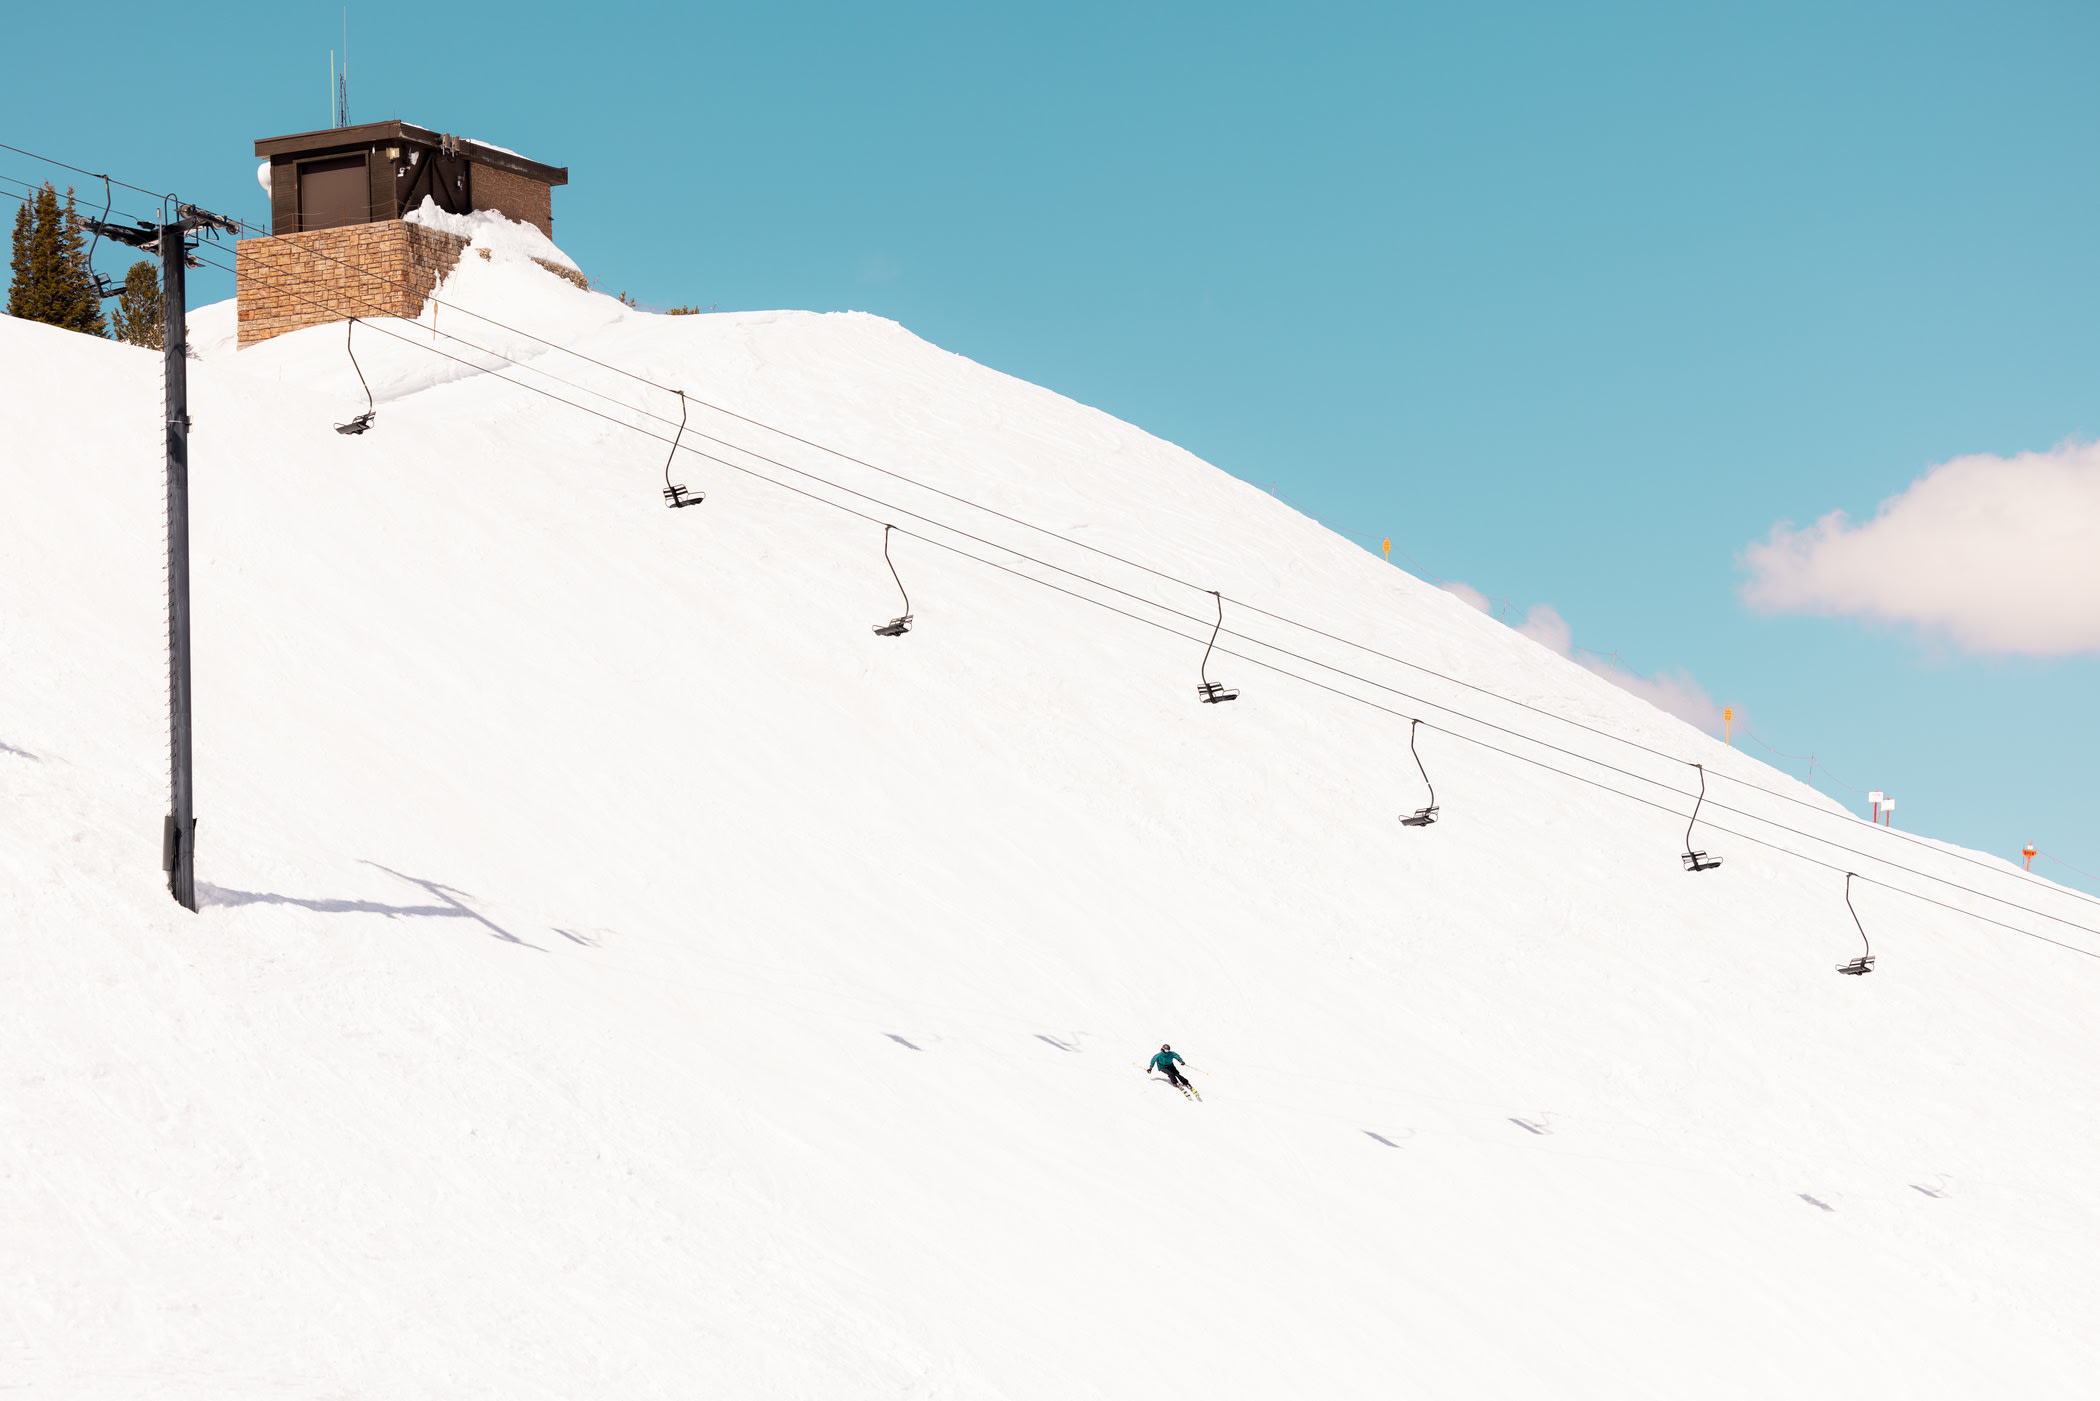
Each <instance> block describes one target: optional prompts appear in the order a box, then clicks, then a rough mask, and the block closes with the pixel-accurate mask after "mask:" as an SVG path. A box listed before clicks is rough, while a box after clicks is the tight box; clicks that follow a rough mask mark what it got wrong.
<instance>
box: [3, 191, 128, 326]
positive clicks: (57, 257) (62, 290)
mask: <svg viewBox="0 0 2100 1401" xmlns="http://www.w3.org/2000/svg"><path fill="white" fill-rule="evenodd" d="M87 261H88V260H87V249H86V246H85V241H84V240H83V239H82V237H81V229H80V215H79V213H78V212H77V211H76V210H75V209H74V207H73V191H72V189H71V188H68V189H67V190H66V202H65V206H64V207H63V208H61V207H60V206H59V203H58V190H57V189H56V188H55V187H54V186H52V185H51V184H50V183H49V182H46V183H45V185H44V188H43V189H41V190H38V191H37V192H36V197H35V199H34V200H33V201H31V202H30V204H27V205H24V206H23V210H22V212H21V213H19V214H17V215H16V216H15V247H14V263H13V273H14V281H13V283H12V284H11V285H10V286H9V288H8V293H7V314H8V315H9V316H19V317H21V318H23V319H24V320H27V321H42V322H44V323H45V324H47V325H51V326H63V327H65V328H66V329H67V330H69V331H85V332H86V333H87V334H89V335H91V336H99V335H101V334H102V332H103V328H104V321H103V317H102V303H101V300H100V299H99V298H97V297H96V296H95V290H94V284H93V282H92V281H91V280H90V279H89V277H88V271H87Z"/></svg>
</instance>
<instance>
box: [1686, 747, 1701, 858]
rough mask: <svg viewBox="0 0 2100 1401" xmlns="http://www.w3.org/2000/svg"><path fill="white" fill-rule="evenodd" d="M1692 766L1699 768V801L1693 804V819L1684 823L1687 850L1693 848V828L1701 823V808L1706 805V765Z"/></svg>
mask: <svg viewBox="0 0 2100 1401" xmlns="http://www.w3.org/2000/svg"><path fill="white" fill-rule="evenodd" d="M1692 767H1693V768H1695V769H1697V770H1699V801H1698V802H1696V803H1693V804H1692V817H1691V820H1690V821H1689V822H1687V823H1685V824H1684V849H1685V850H1686V851H1690V850H1691V849H1692V828H1694V827H1696V826H1697V825H1698V824H1699V809H1700V808H1702V807H1704V806H1706V765H1704V764H1694V765H1692Z"/></svg>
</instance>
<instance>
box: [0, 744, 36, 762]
mask: <svg viewBox="0 0 2100 1401" xmlns="http://www.w3.org/2000/svg"><path fill="white" fill-rule="evenodd" d="M0 754H12V755H14V756H15V757H16V758H17V759H27V760H28V761H29V762H30V763H32V764H41V763H43V762H44V761H43V759H42V758H41V757H40V756H38V755H35V754H32V753H30V752H29V751H28V750H26V749H17V748H15V747H14V746H13V745H12V744H8V743H6V742H4V741H0Z"/></svg>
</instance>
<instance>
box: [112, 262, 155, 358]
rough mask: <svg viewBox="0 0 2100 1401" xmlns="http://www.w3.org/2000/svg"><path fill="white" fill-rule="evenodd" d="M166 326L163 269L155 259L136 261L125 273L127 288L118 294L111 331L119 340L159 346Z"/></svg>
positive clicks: (151, 347)
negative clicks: (161, 291)
mask: <svg viewBox="0 0 2100 1401" xmlns="http://www.w3.org/2000/svg"><path fill="white" fill-rule="evenodd" d="M166 328H167V317H166V316H165V315H164V314H163V310H162V307H161V300H160V269H159V268H158V267H156V266H154V265H153V264H152V263H133V264H132V265H131V271H130V272H127V273H125V274H124V290H123V291H122V292H120V293H118V294H117V314H116V316H115V317H114V318H113V324H112V326H111V328H110V334H111V335H113V336H115V337H116V338H117V339H118V340H120V341H129V342H130V343H131V344H133V345H142V346H145V347H146V348H147V349H149V350H159V349H160V348H161V344H162V337H163V335H164V333H165V331H166Z"/></svg>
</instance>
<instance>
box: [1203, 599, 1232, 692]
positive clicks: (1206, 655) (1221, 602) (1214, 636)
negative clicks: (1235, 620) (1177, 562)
mask: <svg viewBox="0 0 2100 1401" xmlns="http://www.w3.org/2000/svg"><path fill="white" fill-rule="evenodd" d="M1210 596H1211V597H1212V598H1214V599H1216V600H1217V601H1218V622H1217V626H1215V627H1213V628H1212V629H1211V630H1210V641H1209V643H1207V644H1206V645H1205V646H1204V648H1203V664H1202V665H1201V666H1199V667H1197V668H1196V674H1197V675H1198V676H1200V677H1201V678H1202V679H1203V684H1204V685H1206V686H1208V685H1209V684H1210V649H1211V648H1212V647H1215V646H1217V645H1218V633H1219V632H1220V631H1221V630H1223V628H1224V626H1225V596H1224V595H1223V594H1221V593H1219V592H1218V591H1217V590H1216V589H1212V590H1211V591H1210Z"/></svg>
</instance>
